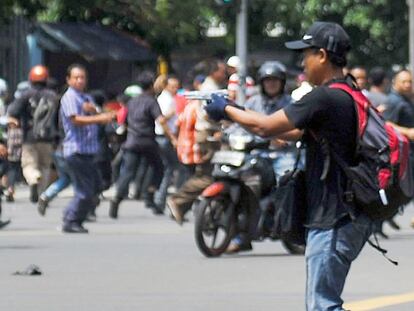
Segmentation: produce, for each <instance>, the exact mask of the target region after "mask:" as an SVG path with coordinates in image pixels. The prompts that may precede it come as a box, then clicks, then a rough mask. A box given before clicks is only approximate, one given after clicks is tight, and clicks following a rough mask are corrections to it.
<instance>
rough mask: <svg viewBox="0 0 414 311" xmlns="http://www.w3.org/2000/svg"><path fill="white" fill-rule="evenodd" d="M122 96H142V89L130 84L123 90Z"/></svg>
mask: <svg viewBox="0 0 414 311" xmlns="http://www.w3.org/2000/svg"><path fill="white" fill-rule="evenodd" d="M124 94H125V95H128V96H129V97H136V96H138V95H141V94H142V88H141V87H140V86H139V85H136V84H132V85H130V86H128V87H127V88H126V89H125V91H124Z"/></svg>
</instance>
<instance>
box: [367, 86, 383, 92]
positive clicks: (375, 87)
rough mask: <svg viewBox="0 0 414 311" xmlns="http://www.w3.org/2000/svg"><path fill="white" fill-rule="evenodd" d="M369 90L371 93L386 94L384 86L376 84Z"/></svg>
mask: <svg viewBox="0 0 414 311" xmlns="http://www.w3.org/2000/svg"><path fill="white" fill-rule="evenodd" d="M369 91H370V92H371V93H381V94H385V91H384V88H382V87H380V86H376V85H372V86H371V87H370V88H369Z"/></svg>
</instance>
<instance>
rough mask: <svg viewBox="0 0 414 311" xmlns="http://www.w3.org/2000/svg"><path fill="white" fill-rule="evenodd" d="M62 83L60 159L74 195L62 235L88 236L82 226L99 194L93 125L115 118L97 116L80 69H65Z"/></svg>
mask: <svg viewBox="0 0 414 311" xmlns="http://www.w3.org/2000/svg"><path fill="white" fill-rule="evenodd" d="M66 82H67V83H68V85H69V88H68V90H67V91H66V92H65V94H63V96H62V99H61V107H60V117H61V121H62V125H63V129H64V131H65V138H64V140H63V156H64V158H65V161H66V164H67V166H68V169H69V172H70V174H71V180H72V183H73V188H74V192H75V193H74V198H73V199H72V200H71V201H70V202H69V205H68V206H67V207H66V209H65V211H64V216H63V225H62V231H63V232H66V233H88V230H87V229H85V228H84V227H83V226H82V223H83V222H84V221H85V219H86V216H87V214H88V212H89V211H90V210H91V209H93V208H95V207H96V205H97V203H98V194H99V193H100V191H101V181H100V176H99V173H98V169H97V167H96V166H95V163H94V161H93V160H94V156H95V154H96V153H97V151H98V148H99V142H98V127H97V124H105V123H109V122H111V121H112V120H113V118H114V117H115V114H114V113H101V114H98V113H97V112H98V111H97V108H96V107H95V105H94V103H93V101H92V98H91V96H89V95H88V94H86V93H85V88H86V84H87V73H86V69H85V68H84V67H83V66H82V65H79V64H74V65H71V66H69V68H68V70H67V76H66Z"/></svg>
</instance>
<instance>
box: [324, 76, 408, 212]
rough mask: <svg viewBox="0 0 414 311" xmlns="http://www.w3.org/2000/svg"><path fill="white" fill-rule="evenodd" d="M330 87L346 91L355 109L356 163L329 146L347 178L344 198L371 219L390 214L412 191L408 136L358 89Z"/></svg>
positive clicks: (335, 85) (342, 86)
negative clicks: (351, 164)
mask: <svg viewBox="0 0 414 311" xmlns="http://www.w3.org/2000/svg"><path fill="white" fill-rule="evenodd" d="M329 87H330V88H335V89H340V90H343V91H345V92H346V93H348V94H349V95H350V96H351V97H352V98H353V100H354V103H355V109H356V112H357V114H356V115H357V121H358V122H357V125H358V129H357V143H356V162H355V163H357V164H356V165H355V166H350V165H349V164H347V163H346V162H345V161H343V159H341V158H340V156H339V155H338V154H336V152H335V151H334V150H333V149H332V148H330V154H331V155H332V156H333V160H334V161H335V162H336V163H337V164H338V165H339V166H340V167H341V169H342V170H343V171H344V172H345V175H346V177H347V180H348V182H347V189H346V192H345V200H346V201H347V202H352V203H354V204H355V205H356V207H357V208H358V209H359V210H362V211H363V212H364V213H365V214H366V215H368V216H369V217H371V218H372V219H378V220H385V219H387V218H390V217H392V216H394V215H395V214H396V213H397V212H398V210H399V208H400V207H402V206H404V205H405V204H407V203H408V202H409V201H410V200H411V199H412V198H413V195H414V187H413V177H412V170H411V165H410V160H409V149H410V145H409V142H408V139H407V138H406V137H405V136H403V135H401V134H400V133H399V132H398V131H397V130H395V129H394V128H393V127H392V126H390V125H388V124H386V122H385V120H384V119H383V118H382V117H381V116H380V114H379V112H378V111H377V110H376V109H375V108H374V107H373V106H372V105H371V103H370V102H369V100H368V99H367V98H366V97H365V96H364V95H363V94H362V92H361V91H360V90H359V89H357V88H353V87H351V86H350V85H348V84H346V83H333V84H331V85H329Z"/></svg>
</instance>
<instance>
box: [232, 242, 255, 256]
mask: <svg viewBox="0 0 414 311" xmlns="http://www.w3.org/2000/svg"><path fill="white" fill-rule="evenodd" d="M252 249H253V246H252V243H243V244H238V243H234V242H232V243H230V245H229V246H228V247H227V249H226V254H235V253H239V252H247V251H251V250H252Z"/></svg>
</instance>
